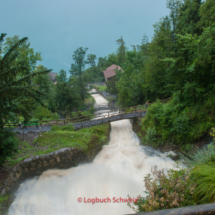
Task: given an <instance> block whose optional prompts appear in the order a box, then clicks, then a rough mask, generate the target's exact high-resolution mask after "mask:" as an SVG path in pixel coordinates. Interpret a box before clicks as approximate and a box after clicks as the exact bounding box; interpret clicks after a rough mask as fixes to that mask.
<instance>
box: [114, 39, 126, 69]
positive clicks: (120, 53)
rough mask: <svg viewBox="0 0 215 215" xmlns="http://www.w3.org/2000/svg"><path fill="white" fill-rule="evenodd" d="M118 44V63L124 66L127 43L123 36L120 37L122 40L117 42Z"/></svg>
mask: <svg viewBox="0 0 215 215" xmlns="http://www.w3.org/2000/svg"><path fill="white" fill-rule="evenodd" d="M116 43H117V45H118V46H119V47H118V50H117V57H118V63H119V64H120V65H122V64H123V63H124V62H125V53H126V48H125V42H124V40H123V38H122V36H121V37H120V39H118V40H117V41H116Z"/></svg>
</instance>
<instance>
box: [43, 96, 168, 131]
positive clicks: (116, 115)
mask: <svg viewBox="0 0 215 215" xmlns="http://www.w3.org/2000/svg"><path fill="white" fill-rule="evenodd" d="M170 99H171V98H168V99H164V100H161V102H163V103H165V102H167V101H168V100H170ZM154 103H155V102H154ZM151 104H153V103H149V104H148V105H151ZM145 115H146V105H139V106H134V107H129V108H122V109H116V110H111V111H107V112H104V113H96V114H92V115H87V116H80V117H75V118H70V119H58V120H41V121H39V124H40V125H41V126H48V125H49V126H50V125H66V124H69V123H71V124H73V126H74V128H75V130H78V129H82V128H87V127H91V126H96V125H101V124H105V123H108V122H113V121H117V120H121V119H131V118H134V117H144V116H145Z"/></svg>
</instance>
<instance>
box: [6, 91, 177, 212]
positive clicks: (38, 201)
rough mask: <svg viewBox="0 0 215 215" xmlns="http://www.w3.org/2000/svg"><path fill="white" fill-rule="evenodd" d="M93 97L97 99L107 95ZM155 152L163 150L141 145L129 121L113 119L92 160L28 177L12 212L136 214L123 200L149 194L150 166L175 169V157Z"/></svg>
mask: <svg viewBox="0 0 215 215" xmlns="http://www.w3.org/2000/svg"><path fill="white" fill-rule="evenodd" d="M94 96H95V99H96V102H97V103H99V101H103V99H104V98H100V97H101V96H100V95H94ZM106 102H107V101H106ZM156 154H158V155H159V152H156V151H154V152H153V150H152V151H149V150H148V148H147V147H143V146H141V145H140V144H139V139H138V138H137V136H136V134H135V133H134V132H133V130H132V125H131V123H130V121H129V120H120V121H116V122H112V123H111V134H110V142H109V144H108V145H107V146H104V147H103V149H102V150H101V152H100V153H99V154H98V155H97V156H96V157H95V159H94V161H93V162H92V163H88V164H82V165H79V166H78V167H73V168H70V169H67V170H48V171H46V172H44V173H43V174H42V175H41V176H40V178H39V179H31V180H28V181H25V182H24V183H22V184H21V185H20V188H19V190H18V192H17V194H16V198H15V201H14V202H13V204H12V205H11V207H10V209H9V215H110V214H111V215H122V214H129V213H134V211H133V210H132V209H131V208H129V207H128V206H127V203H125V202H124V201H125V200H126V199H128V195H129V196H130V197H131V198H132V199H133V198H136V197H137V196H138V195H141V196H144V195H145V193H144V182H143V180H144V177H145V176H146V175H147V174H149V173H150V172H151V168H152V167H153V166H158V169H165V170H167V169H169V168H174V167H175V162H174V161H172V160H171V159H170V158H168V157H161V156H157V155H156ZM96 198H97V202H95V203H94V204H93V202H94V200H96ZM120 198H121V199H120ZM98 199H100V200H101V201H102V200H103V202H102V203H101V202H98V201H99V200H98ZM122 199H124V200H123V202H122ZM79 201H80V202H79ZM86 201H88V202H86Z"/></svg>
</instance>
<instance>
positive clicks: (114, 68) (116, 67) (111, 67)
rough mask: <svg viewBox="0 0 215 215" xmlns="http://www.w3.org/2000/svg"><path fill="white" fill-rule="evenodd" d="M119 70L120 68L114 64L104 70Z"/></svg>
mask: <svg viewBox="0 0 215 215" xmlns="http://www.w3.org/2000/svg"><path fill="white" fill-rule="evenodd" d="M116 69H117V70H120V69H121V66H117V65H115V64H113V65H111V66H109V67H108V68H106V70H116Z"/></svg>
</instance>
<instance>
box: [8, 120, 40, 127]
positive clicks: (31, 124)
mask: <svg viewBox="0 0 215 215" xmlns="http://www.w3.org/2000/svg"><path fill="white" fill-rule="evenodd" d="M4 126H5V127H9V128H10V127H18V126H20V124H19V123H17V122H11V123H6V124H4ZM21 126H22V127H26V126H39V121H29V122H27V123H21Z"/></svg>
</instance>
